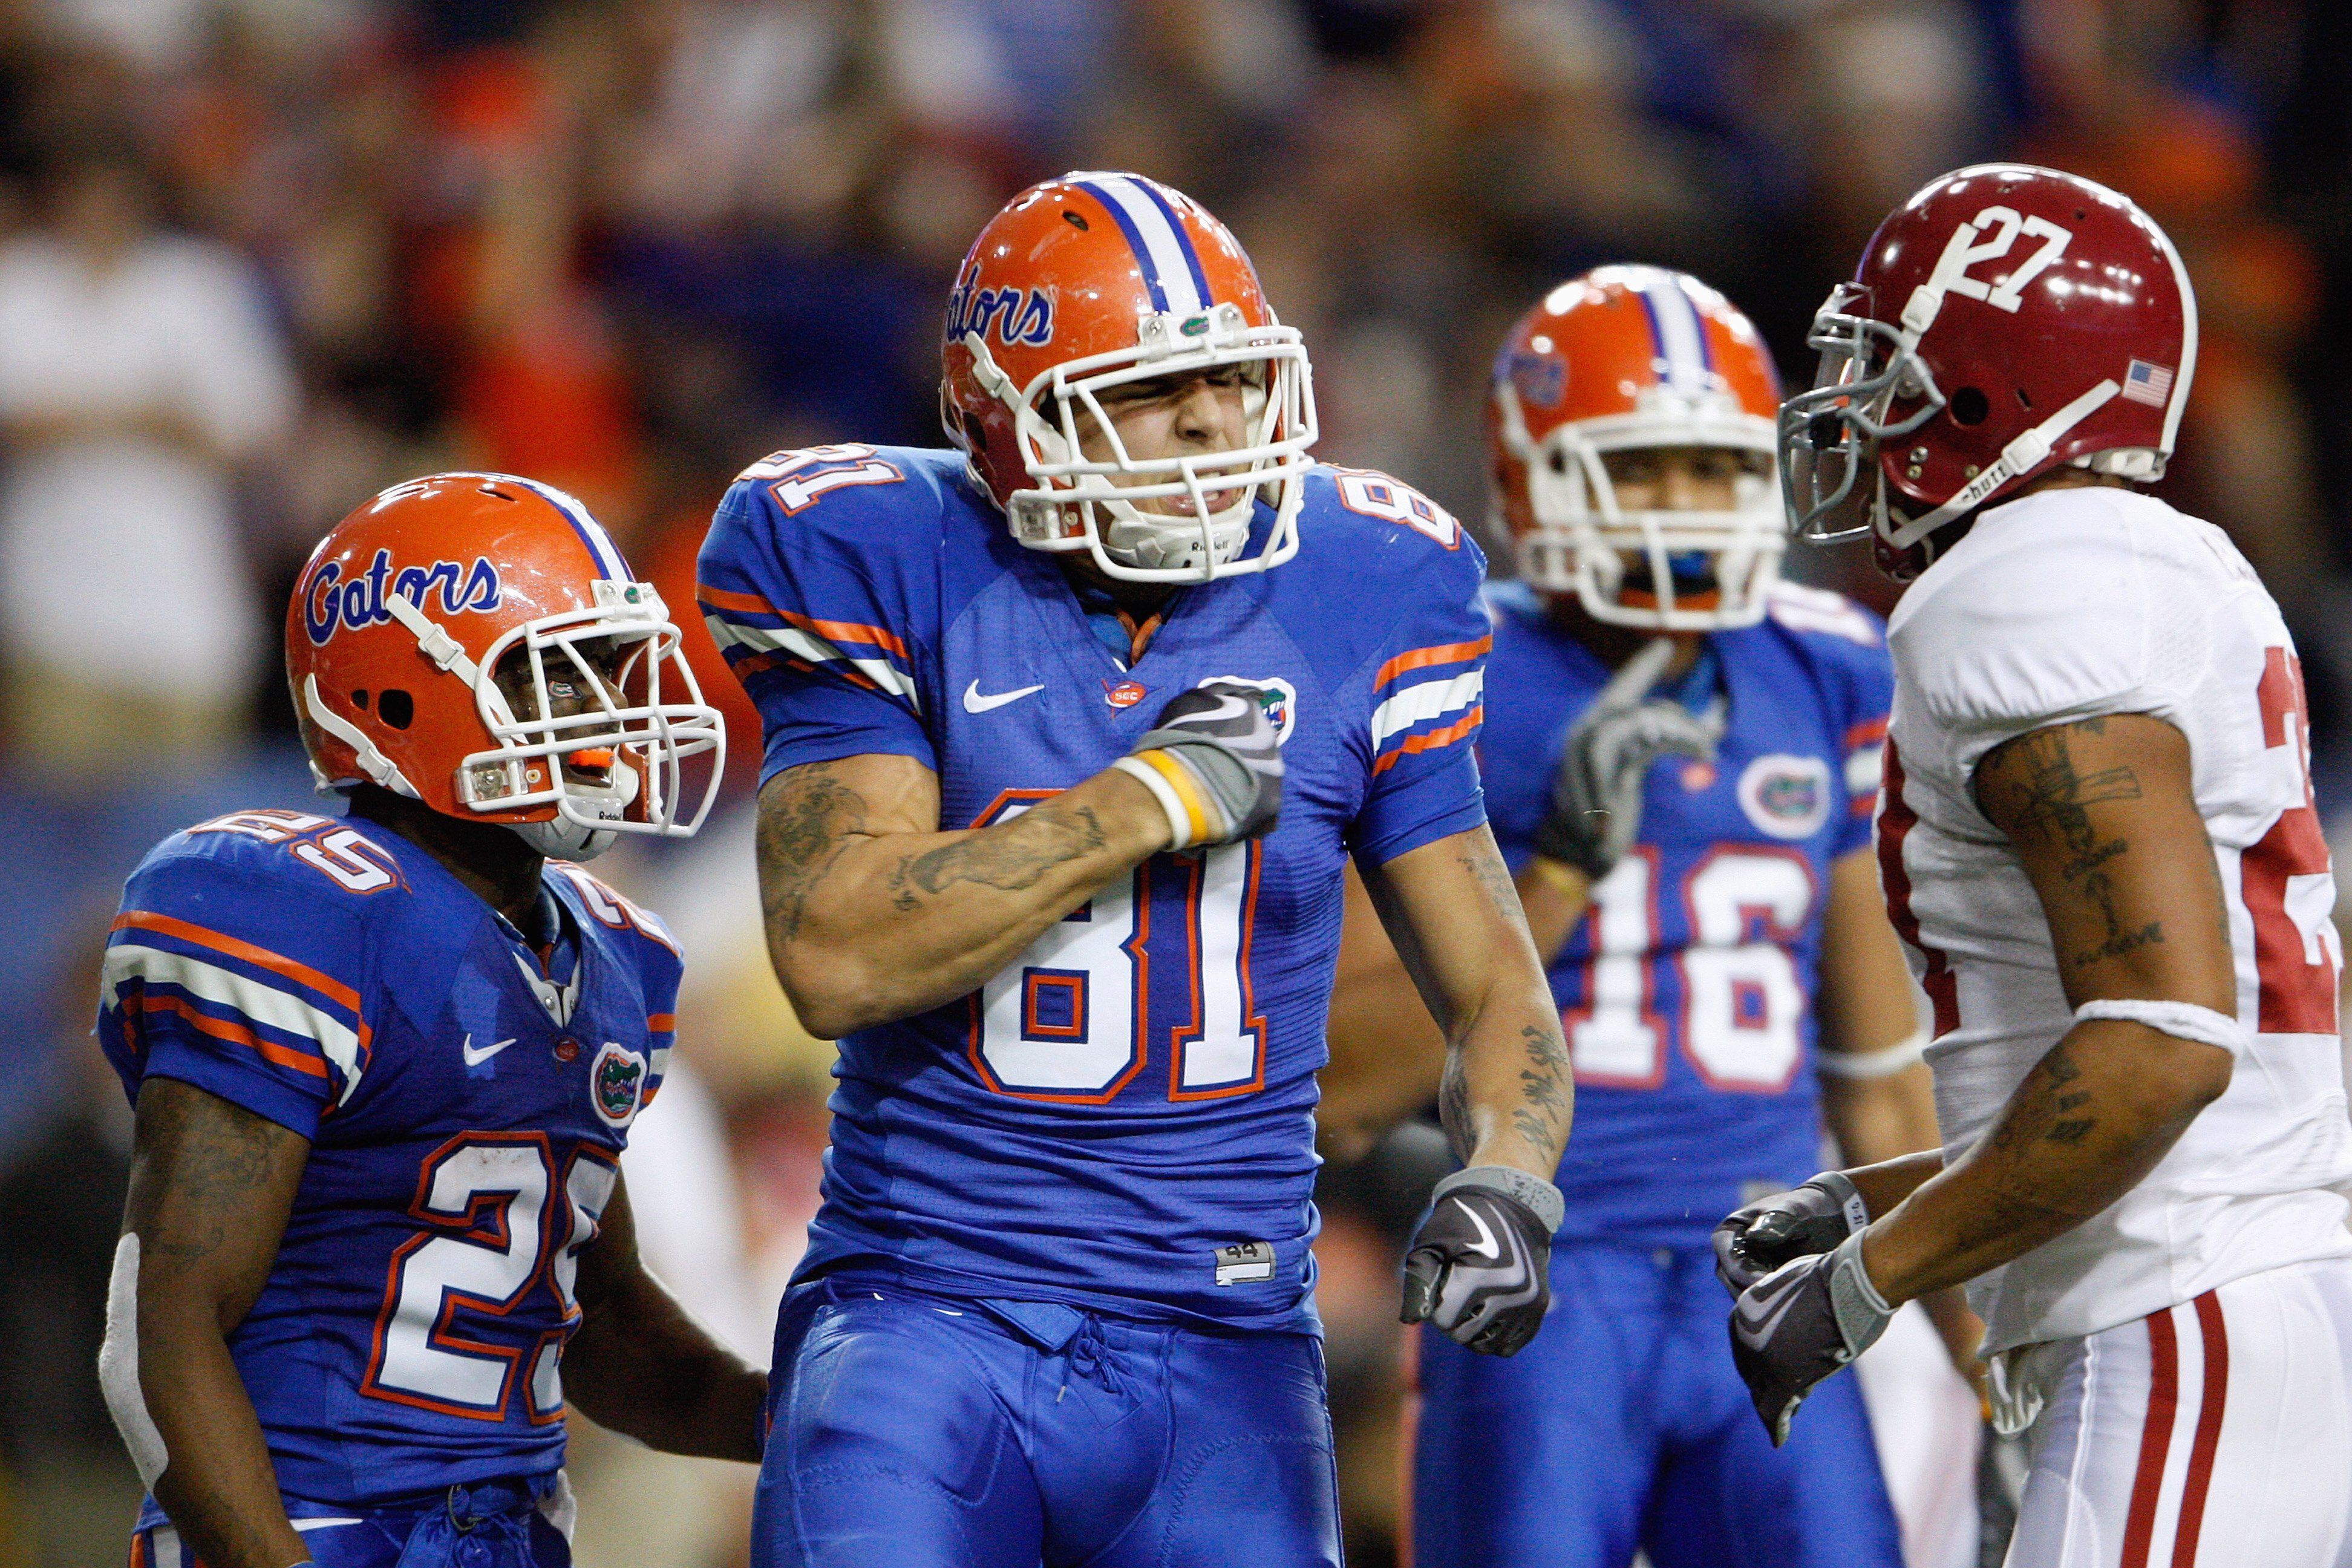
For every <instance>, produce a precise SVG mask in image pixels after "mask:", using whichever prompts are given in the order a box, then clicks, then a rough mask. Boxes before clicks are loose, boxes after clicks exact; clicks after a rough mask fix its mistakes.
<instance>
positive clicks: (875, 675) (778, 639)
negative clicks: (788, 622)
mask: <svg viewBox="0 0 2352 1568" xmlns="http://www.w3.org/2000/svg"><path fill="white" fill-rule="evenodd" d="M704 618H705V619H706V620H708V621H709V625H710V636H711V638H712V640H713V641H715V642H717V643H718V644H719V647H720V649H721V650H724V649H727V648H730V647H748V648H751V649H752V650H753V651H755V652H759V653H788V654H791V655H792V656H793V657H794V658H804V659H807V660H808V661H809V662H810V663H811V664H845V665H848V666H849V667H850V668H853V669H855V670H856V671H857V672H858V673H859V674H860V675H863V676H864V677H866V679H868V680H870V681H872V682H873V683H874V684H875V685H877V686H878V687H880V688H881V689H883V690H885V691H887V692H889V693H890V694H891V695H892V696H894V697H901V698H904V699H905V700H906V701H907V705H908V707H910V708H912V709H913V710H915V711H916V712H918V713H919V712H921V711H922V710H923V700H922V698H921V697H920V696H919V694H918V693H917V692H916V690H915V682H914V679H913V678H912V677H910V676H908V675H906V674H904V673H902V672H901V671H900V670H899V668H898V666H897V665H894V664H892V663H891V662H890V661H889V660H887V659H881V658H853V657H852V656H850V655H848V654H845V653H844V652H842V651H841V649H840V648H838V647H835V646H834V645H833V644H831V643H829V642H827V641H825V640H824V638H823V637H818V636H816V635H815V634H814V633H813V632H804V631H803V630H801V629H800V627H798V626H745V625H744V624H743V623H742V622H740V621H730V620H729V619H727V618H726V617H725V616H706V617H704Z"/></svg>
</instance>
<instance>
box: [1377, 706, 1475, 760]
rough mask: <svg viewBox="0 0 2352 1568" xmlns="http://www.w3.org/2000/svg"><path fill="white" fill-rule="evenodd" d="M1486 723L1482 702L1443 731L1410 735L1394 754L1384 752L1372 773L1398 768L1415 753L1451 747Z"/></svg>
mask: <svg viewBox="0 0 2352 1568" xmlns="http://www.w3.org/2000/svg"><path fill="white" fill-rule="evenodd" d="M1485 722H1486V704H1485V703H1483V702H1482V703H1480V704H1479V705H1478V706H1477V707H1475V708H1473V709H1472V710H1470V711H1469V712H1467V713H1465V714H1464V715H1463V716H1462V717H1461V718H1459V719H1456V720H1455V721H1454V722H1453V723H1451V724H1448V725H1447V726H1445V728H1444V729H1443V730H1432V731H1430V732H1429V733H1428V734H1426V735H1408V736H1406V737H1405V738H1404V743H1403V744H1402V745H1401V746H1399V747H1397V749H1396V750H1395V751H1393V752H1382V753H1381V756H1380V757H1379V758H1377V759H1376V760H1375V761H1374V762H1373V763H1372V772H1374V773H1386V772H1388V771H1389V770H1390V769H1391V768H1392V767H1394V766H1396V764H1397V763H1399V762H1400V761H1402V759H1404V758H1406V757H1409V756H1411V755H1412V753H1413V752H1433V751H1435V750H1437V749H1438V748H1439V747H1440V746H1450V745H1452V744H1454V742H1456V741H1458V740H1460V739H1462V737H1463V736H1465V735H1467V734H1469V733H1470V732H1471V731H1473V730H1475V729H1476V728H1477V727H1478V726H1479V725H1481V724H1483V723H1485Z"/></svg>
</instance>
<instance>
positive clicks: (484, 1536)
mask: <svg viewBox="0 0 2352 1568" xmlns="http://www.w3.org/2000/svg"><path fill="white" fill-rule="evenodd" d="M558 1484H559V1483H558V1481H557V1479H556V1477H555V1476H552V1475H549V1476H542V1477H539V1478H537V1479H529V1480H513V1481H484V1482H479V1483H477V1484H475V1485H472V1486H459V1487H452V1488H450V1489H448V1491H446V1493H436V1494H435V1495H434V1496H433V1497H431V1498H429V1499H420V1500H416V1501H415V1502H412V1503H408V1504H405V1505H403V1506H400V1507H394V1508H378V1509H355V1508H339V1507H337V1506H335V1505H333V1504H331V1503H321V1502H311V1501H310V1500H307V1499H303V1498H292V1497H289V1498H288V1499H286V1500H285V1502H286V1514H287V1517H288V1519H289V1520H290V1521H292V1522H293V1525H294V1531H295V1533H296V1534H298V1535H299V1536H300V1537H301V1538H302V1544H303V1545H305V1546H307V1547H309V1548H310V1559H311V1561H312V1562H314V1563H317V1564H318V1565H319V1568H572V1547H571V1543H570V1542H567V1541H566V1540H565V1539H564V1537H563V1534H562V1531H559V1530H557V1529H556V1527H555V1526H554V1525H553V1524H551V1523H550V1522H549V1521H548V1520H547V1519H546V1518H545V1517H544V1516H543V1515H542V1513H541V1510H540V1506H539V1504H540V1500H541V1499H542V1498H546V1497H549V1496H551V1494H552V1493H553V1491H554V1489H555V1488H556V1487H557V1485H558ZM131 1568H204V1564H203V1563H202V1562H200V1561H199V1560H198V1559H197V1557H196V1555H195V1553H194V1552H190V1551H189V1550H188V1549H187V1548H186V1546H185V1545H184V1544H183V1543H182V1542H181V1540H180V1534H179V1531H176V1530H174V1529H173V1528H172V1526H171V1524H170V1523H169V1522H168V1521H166V1520H165V1519H164V1518H163V1514H162V1512H161V1511H160V1510H158V1509H157V1508H156V1507H155V1504H154V1501H153V1500H152V1499H150V1500H148V1503H147V1505H146V1507H145V1509H144V1510H142V1512H141V1514H140V1519H139V1528H138V1529H137V1531H134V1532H133V1533H132V1535H131Z"/></svg>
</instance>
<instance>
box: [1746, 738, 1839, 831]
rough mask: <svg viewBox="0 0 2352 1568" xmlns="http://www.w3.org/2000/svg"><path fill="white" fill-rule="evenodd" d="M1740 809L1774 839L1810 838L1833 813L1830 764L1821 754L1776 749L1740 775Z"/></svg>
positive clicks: (1749, 819)
mask: <svg viewBox="0 0 2352 1568" xmlns="http://www.w3.org/2000/svg"><path fill="white" fill-rule="evenodd" d="M1739 809H1740V810H1741V811H1743V812H1745V813H1747V815H1748V821H1750V822H1752V823H1754V824H1755V825H1756V826H1757V827H1758V828H1759V830H1760V831H1762V832H1765V833H1768V834H1770V835H1771V836H1772V837H1775V838H1788V839H1798V838H1811V837H1812V836H1813V835H1814V834H1816V833H1819V832H1820V831H1821V830H1822V824H1823V823H1825V822H1827V821H1828V820H1829V816H1830V765H1829V763H1825V762H1823V761H1822V759H1821V758H1819V757H1797V756H1790V755H1788V754H1787V753H1785V752H1775V753H1773V754H1771V755H1769V756H1762V757H1759V758H1757V759H1756V760H1755V761H1754V762H1752V763H1748V766H1747V768H1746V769H1745V770H1744V771H1743V772H1742V773H1740V775H1739Z"/></svg>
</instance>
